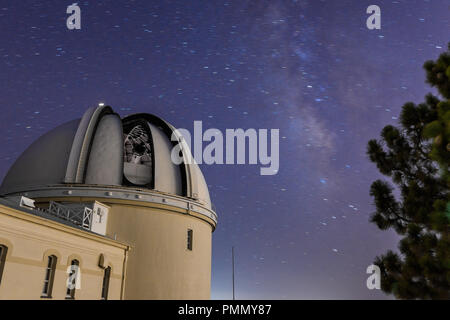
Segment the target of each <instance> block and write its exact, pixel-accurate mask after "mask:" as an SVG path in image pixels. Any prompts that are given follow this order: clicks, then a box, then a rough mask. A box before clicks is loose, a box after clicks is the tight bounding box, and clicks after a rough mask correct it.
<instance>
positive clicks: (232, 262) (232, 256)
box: [231, 247, 235, 300]
mask: <svg viewBox="0 0 450 320" xmlns="http://www.w3.org/2000/svg"><path fill="white" fill-rule="evenodd" d="M231 264H232V267H233V269H232V270H233V273H232V275H233V300H235V295H234V247H231Z"/></svg>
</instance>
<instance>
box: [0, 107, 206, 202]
mask: <svg viewBox="0 0 450 320" xmlns="http://www.w3.org/2000/svg"><path fill="white" fill-rule="evenodd" d="M174 130H175V129H174V127H173V126H171V125H170V124H169V123H167V122H165V121H164V120H162V119H160V118H158V117H156V116H154V115H151V114H135V115H131V116H127V117H125V118H123V119H121V118H120V116H119V115H118V114H116V113H114V111H113V110H112V109H111V107H109V106H100V107H93V108H90V109H88V110H87V111H86V112H85V114H84V115H83V117H82V118H81V119H79V120H74V121H71V122H68V123H65V124H63V125H61V126H59V127H57V128H55V129H53V130H51V131H50V132H48V133H46V134H44V135H43V136H41V137H40V138H39V139H37V140H36V141H35V142H34V143H33V144H32V145H31V146H30V147H28V149H27V150H25V152H23V153H22V155H20V157H19V158H18V159H17V160H16V162H15V163H14V164H13V165H12V167H11V168H10V170H9V172H8V173H7V175H6V177H5V179H4V180H3V183H2V185H1V187H0V194H1V195H7V194H11V193H18V192H26V191H28V190H29V189H31V188H36V187H39V188H42V187H45V186H54V185H103V186H121V187H134V188H139V189H151V190H156V191H160V192H164V193H169V194H173V195H178V196H183V197H187V198H191V199H194V200H196V201H198V202H200V203H201V204H203V205H204V206H206V207H207V208H209V209H211V201H210V197H209V192H208V187H207V184H206V182H205V179H204V177H203V174H202V172H201V170H200V168H199V167H198V165H197V164H184V163H182V164H181V165H175V164H174V163H173V162H172V160H171V152H172V148H173V146H174V144H176V143H177V142H172V141H171V136H172V134H173V133H174ZM182 153H183V155H185V156H187V155H188V154H189V153H190V150H188V148H186V146H183V148H182Z"/></svg>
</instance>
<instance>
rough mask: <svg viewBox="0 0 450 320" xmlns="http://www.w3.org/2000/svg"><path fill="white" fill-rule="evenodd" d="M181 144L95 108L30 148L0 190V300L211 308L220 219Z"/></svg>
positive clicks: (141, 119) (156, 122)
mask: <svg viewBox="0 0 450 320" xmlns="http://www.w3.org/2000/svg"><path fill="white" fill-rule="evenodd" d="M178 143H180V146H181V152H180V155H179V156H181V157H183V158H185V159H188V157H190V150H189V148H188V147H187V145H186V143H184V140H183V139H182V137H181V136H179V135H178V133H177V131H176V130H175V128H174V127H173V126H172V125H170V124H169V123H167V122H166V121H164V120H162V119H160V118H158V117H156V116H154V115H151V114H135V115H130V116H127V117H125V118H123V119H122V118H121V117H120V116H119V115H118V114H116V113H114V111H113V110H112V109H111V107H109V106H103V105H101V106H99V107H93V108H90V109H88V110H87V111H86V112H85V113H84V115H83V117H82V118H81V119H78V120H73V121H71V122H68V123H65V124H63V125H61V126H59V127H57V128H55V129H53V130H51V131H50V132H48V133H47V134H45V135H43V136H42V137H40V138H39V139H37V140H36V141H35V142H34V143H33V144H32V145H31V146H30V147H29V148H28V149H27V150H25V152H23V153H22V155H21V156H20V157H19V158H18V159H17V160H16V162H15V163H14V164H13V166H12V167H11V168H10V170H9V172H8V173H7V175H6V177H5V178H4V180H3V183H2V184H1V186H0V299H209V298H210V283H211V239H212V232H213V231H214V229H215V227H216V224H217V215H216V213H215V212H214V210H213V208H212V204H211V200H210V197H209V192H208V186H207V184H206V182H205V179H204V177H203V174H202V172H201V171H200V169H199V167H198V166H197V164H195V163H190V162H189V161H185V162H184V163H181V164H180V165H176V164H174V163H173V162H172V160H171V152H172V150H173V147H174V146H175V145H177V144H178Z"/></svg>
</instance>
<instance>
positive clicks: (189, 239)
mask: <svg viewBox="0 0 450 320" xmlns="http://www.w3.org/2000/svg"><path fill="white" fill-rule="evenodd" d="M193 236H194V231H192V230H191V229H188V231H187V248H188V250H192V241H193Z"/></svg>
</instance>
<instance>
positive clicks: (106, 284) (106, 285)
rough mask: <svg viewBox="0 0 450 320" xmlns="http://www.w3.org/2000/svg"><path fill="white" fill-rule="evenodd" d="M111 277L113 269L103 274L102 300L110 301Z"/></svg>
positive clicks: (107, 269) (106, 270)
mask: <svg viewBox="0 0 450 320" xmlns="http://www.w3.org/2000/svg"><path fill="white" fill-rule="evenodd" d="M110 277H111V267H108V268H106V269H105V273H104V274H103V286H102V300H108V291H109V278H110Z"/></svg>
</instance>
